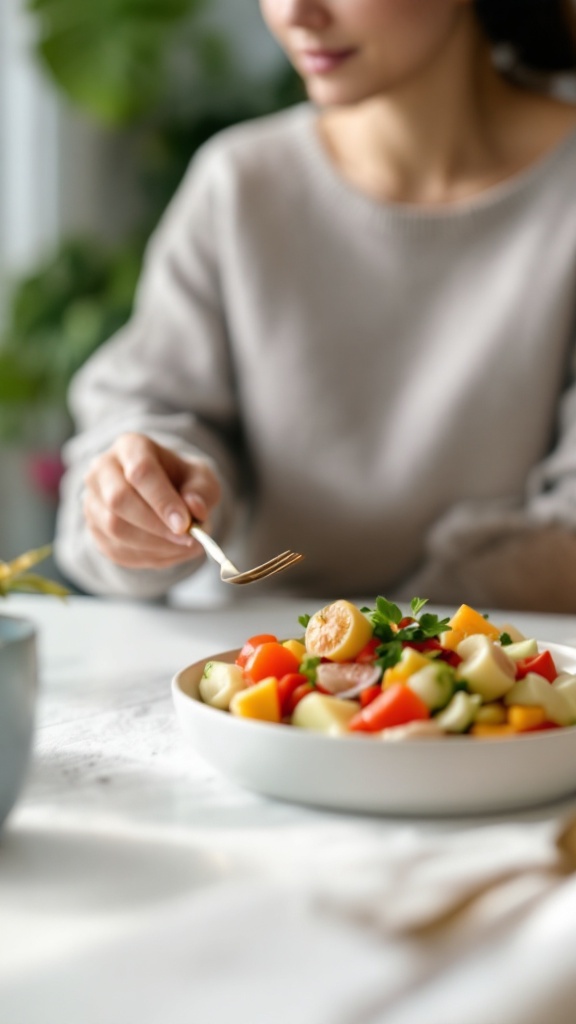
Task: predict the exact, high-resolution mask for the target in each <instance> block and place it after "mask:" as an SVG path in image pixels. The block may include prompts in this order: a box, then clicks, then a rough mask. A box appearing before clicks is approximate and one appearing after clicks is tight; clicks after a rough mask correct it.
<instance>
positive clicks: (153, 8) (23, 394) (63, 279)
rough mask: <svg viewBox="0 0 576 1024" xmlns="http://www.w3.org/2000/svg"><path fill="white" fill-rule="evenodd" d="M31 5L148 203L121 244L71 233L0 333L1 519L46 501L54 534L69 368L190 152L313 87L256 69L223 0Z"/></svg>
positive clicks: (70, 84) (50, 49) (69, 93)
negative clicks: (216, 1)
mask: <svg viewBox="0 0 576 1024" xmlns="http://www.w3.org/2000/svg"><path fill="white" fill-rule="evenodd" d="M235 2H236V0H231V3H235ZM28 7H29V10H30V12H31V14H32V17H33V18H34V19H35V22H36V25H37V30H38V31H37V44H36V45H37V54H38V58H39V60H40V61H41V63H42V64H43V66H44V68H45V69H46V70H47V72H48V75H49V76H50V77H51V79H52V80H53V82H54V83H55V85H56V87H57V88H58V89H59V91H60V92H61V93H62V94H63V96H64V97H65V99H66V101H67V102H68V103H71V104H73V105H74V106H75V107H76V108H77V109H78V110H79V111H80V113H81V114H82V116H83V117H85V118H86V119H89V120H90V119H91V120H93V121H97V122H98V123H99V125H101V126H102V125H103V126H104V127H105V128H106V130H107V131H109V132H111V133H116V134H121V136H122V138H123V141H124V143H125V145H126V146H127V149H128V152H129V153H130V154H131V163H133V164H134V165H135V167H136V181H135V188H137V189H138V191H139V193H140V200H141V202H139V207H140V209H141V211H142V213H141V217H140V219H139V221H138V223H136V224H135V225H134V226H133V229H132V230H131V232H130V233H129V235H128V236H127V237H124V238H121V239H119V240H118V241H117V242H116V243H114V244H113V245H105V244H103V243H102V241H101V240H99V239H98V238H96V237H95V236H93V235H88V236H83V237H73V238H64V239H63V240H62V241H61V243H60V245H59V247H58V249H57V250H56V251H55V252H53V253H51V254H49V255H48V256H47V257H46V258H45V259H44V260H43V261H42V263H41V264H40V265H38V266H37V267H35V268H34V269H33V270H32V271H31V272H30V273H29V274H27V275H26V276H25V277H24V278H22V279H20V280H17V281H15V282H13V285H12V288H11V294H10V297H9V302H8V310H7V316H6V322H5V324H4V326H3V329H2V332H1V333H0V458H2V459H3V460H4V462H3V465H1V466H0V502H1V503H2V504H3V507H4V515H3V530H4V534H5V532H6V530H7V529H8V527H9V526H10V523H9V522H8V521H9V520H10V521H11V522H12V527H13V529H12V532H13V533H14V527H15V526H18V527H21V526H22V524H21V523H16V520H17V519H21V517H19V516H18V514H17V511H16V512H12V514H11V508H12V509H14V510H17V509H18V508H20V507H22V504H23V503H24V504H25V505H26V507H27V508H28V509H29V511H30V512H32V511H33V512H34V514H35V515H36V514H37V512H38V510H39V508H40V507H42V509H44V511H45V515H44V519H43V522H44V520H45V522H44V525H43V526H42V527H40V526H39V523H38V522H36V523H35V525H34V526H30V533H31V535H32V537H33V538H35V540H36V542H38V541H40V542H41V543H43V542H44V541H46V542H48V541H49V540H50V539H51V537H52V535H53V523H54V518H55V514H56V507H57V496H58V484H59V479H60V474H61V463H60V454H59V453H60V449H61V446H62V444H63V442H64V441H65V440H66V438H67V437H68V436H69V435H70V432H71V429H72V424H71V422H70V420H69V416H68V412H67V407H66V393H67V389H68V385H69V383H70V379H71V377H72V375H73V374H74V372H75V371H76V370H77V369H78V368H79V367H80V366H81V365H82V364H83V362H84V361H85V360H86V359H87V357H88V356H89V355H90V354H91V353H92V352H94V351H95V350H96V349H97V348H98V346H99V345H101V344H102V343H103V342H104V341H105V340H106V339H107V338H109V337H110V336H111V335H112V334H113V333H114V332H115V331H116V330H118V328H120V327H121V326H122V324H124V323H125V322H126V320H127V319H128V317H129V316H130V313H131V310H132V303H133V297H134V291H135V287H136V282H137V279H138V276H139V272H140V267H141V261H142V256H143V252H144V248H145V245H146V242H147V239H148V238H149V236H150V233H151V232H152V230H153V229H154V227H155V225H156V224H157V222H158V219H159V218H160V216H161V215H162V212H163V210H164V208H165V206H166V204H167V203H168V201H169V200H170V198H171V196H172V195H173V193H174V191H175V189H176V187H177V185H178V183H179V181H180V179H181V177H182V175H183V173H184V170H185V168H186V166H187V164H188V162H189V160H190V158H191V157H192V155H193V154H194V152H195V151H196V149H197V148H198V147H199V146H200V145H201V144H202V143H203V142H204V141H206V140H207V139H208V138H209V137H210V136H211V135H212V134H214V133H215V132H217V131H219V130H221V129H223V128H225V127H227V126H228V125H231V124H234V123H236V122H238V121H241V120H245V119H248V118H251V117H255V116H259V115H261V114H265V113H269V112H272V111H274V110H278V109H281V108H283V107H285V106H288V105H289V104H291V103H293V102H295V101H297V100H299V99H301V98H302V95H303V94H302V92H301V88H300V84H299V82H298V80H297V78H296V76H295V75H294V74H293V72H292V71H291V70H290V69H289V68H288V67H287V66H286V65H283V64H279V65H275V66H274V67H271V69H270V70H269V71H267V72H266V75H265V77H264V78H262V77H260V78H259V79H258V80H256V79H254V78H253V77H251V74H250V73H249V70H248V69H247V68H246V67H245V66H243V65H242V63H241V62H239V61H238V60H237V59H236V55H235V50H234V46H233V45H231V44H230V42H229V41H227V39H226V37H225V35H224V33H223V32H222V30H221V29H218V28H217V27H214V25H213V24H211V22H210V18H209V17H208V15H209V14H210V11H211V9H212V7H213V3H212V0H99V2H98V3H95V4H85V3H78V0H29V3H28ZM14 480H16V484H14V482H13V481H14ZM3 481H4V482H5V483H4V487H3ZM7 481H10V486H9V487H8V484H7ZM15 491H18V494H15V493H14V492H15ZM6 510H7V511H6ZM0 525H2V524H0ZM0 532H1V531H0ZM29 541H30V537H28V536H25V537H24V536H23V535H22V530H21V528H20V532H19V533H18V534H17V536H13V537H11V538H10V540H9V542H7V541H6V537H5V535H3V536H0V547H2V548H3V549H4V550H5V551H8V552H9V553H10V554H12V553H14V552H16V551H21V550H22V549H23V548H24V547H28V546H31V544H30V543H29ZM52 571H54V572H55V570H52Z"/></svg>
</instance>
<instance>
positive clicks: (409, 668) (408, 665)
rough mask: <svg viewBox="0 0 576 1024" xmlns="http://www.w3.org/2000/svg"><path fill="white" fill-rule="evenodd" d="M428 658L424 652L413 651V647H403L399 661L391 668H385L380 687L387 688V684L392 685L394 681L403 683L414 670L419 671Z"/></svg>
mask: <svg viewBox="0 0 576 1024" xmlns="http://www.w3.org/2000/svg"><path fill="white" fill-rule="evenodd" d="M430 660H431V659H430V658H427V657H426V655H425V654H421V653H420V651H415V650H414V648H413V647H405V648H404V650H403V651H402V657H401V658H400V661H399V662H397V663H396V665H394V666H393V667H392V668H387V669H386V671H385V672H384V677H383V679H382V689H383V690H387V689H388V687H389V686H394V684H395V683H405V682H406V680H407V679H409V678H410V676H413V675H414V673H415V672H419V671H420V669H421V668H425V667H426V665H429V664H430Z"/></svg>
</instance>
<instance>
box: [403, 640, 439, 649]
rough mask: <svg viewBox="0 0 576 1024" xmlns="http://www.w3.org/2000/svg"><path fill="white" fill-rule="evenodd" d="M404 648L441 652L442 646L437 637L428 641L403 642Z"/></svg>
mask: <svg viewBox="0 0 576 1024" xmlns="http://www.w3.org/2000/svg"><path fill="white" fill-rule="evenodd" d="M402 646H403V647H413V648H414V650H415V651H424V652H426V651H441V650H442V649H443V648H442V644H441V643H440V641H439V640H436V638H435V637H430V638H429V639H428V640H403V641H402Z"/></svg>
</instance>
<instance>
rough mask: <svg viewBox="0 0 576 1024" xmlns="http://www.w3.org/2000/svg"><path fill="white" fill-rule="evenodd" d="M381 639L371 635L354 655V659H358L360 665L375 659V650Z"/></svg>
mask: <svg viewBox="0 0 576 1024" xmlns="http://www.w3.org/2000/svg"><path fill="white" fill-rule="evenodd" d="M381 643H382V641H381V640H379V639H378V637H377V636H373V637H372V639H371V640H369V641H368V643H367V644H366V646H365V647H363V648H362V650H361V651H359V653H358V654H357V655H356V657H355V658H354V661H359V662H360V664H361V665H364V664H368V663H369V662H371V661H376V651H377V649H378V648H379V646H380V644H381Z"/></svg>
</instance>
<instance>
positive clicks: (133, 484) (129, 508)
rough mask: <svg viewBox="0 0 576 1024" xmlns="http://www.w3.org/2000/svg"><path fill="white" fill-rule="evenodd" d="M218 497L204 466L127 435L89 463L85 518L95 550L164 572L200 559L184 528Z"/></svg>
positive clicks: (124, 563)
mask: <svg viewBox="0 0 576 1024" xmlns="http://www.w3.org/2000/svg"><path fill="white" fill-rule="evenodd" d="M219 496H220V488H219V484H218V481H217V480H216V478H215V476H214V474H213V473H212V471H211V469H210V468H209V467H208V466H207V465H206V464H204V463H202V462H200V461H196V460H194V459H184V458H182V457H180V456H179V455H177V454H175V453H174V452H170V451H168V450H167V449H164V448H162V447H160V446H159V445H156V444H155V443H154V442H153V441H151V440H150V439H149V438H146V437H144V436H142V435H138V434H126V435H123V436H122V437H121V438H119V439H118V441H117V442H116V443H115V444H114V445H113V446H112V448H111V449H109V450H108V451H107V452H105V453H104V454H103V455H100V456H99V457H98V458H96V459H95V460H94V462H93V463H92V465H91V467H90V470H89V472H88V473H87V475H86V478H85V493H84V516H85V519H86V522H87V525H88V527H89V529H90V531H91V533H92V535H93V537H94V539H95V541H96V544H97V546H98V548H99V550H100V551H102V552H103V554H105V555H106V556H107V557H108V558H110V559H111V560H112V561H114V562H116V563H117V564H118V565H122V566H124V567H127V568H162V567H167V566H172V565H176V564H178V563H181V562H184V561H187V560H189V559H192V558H197V557H198V556H199V555H201V554H203V551H202V548H201V546H200V545H199V544H198V543H197V542H196V541H195V540H193V538H192V537H190V536H189V535H188V533H187V529H188V526H189V525H190V522H191V518H192V516H193V517H195V518H197V519H199V520H201V521H204V520H205V519H206V518H207V515H208V513H209V511H210V509H211V508H212V507H213V505H214V504H215V502H216V501H217V500H218V499H219ZM176 527H177V529H176Z"/></svg>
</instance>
